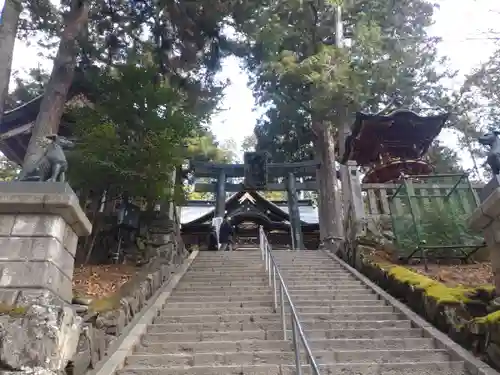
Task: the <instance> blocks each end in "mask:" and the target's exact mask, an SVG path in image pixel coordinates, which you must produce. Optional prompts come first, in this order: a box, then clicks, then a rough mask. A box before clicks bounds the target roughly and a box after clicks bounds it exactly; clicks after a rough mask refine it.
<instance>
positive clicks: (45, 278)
mask: <svg viewBox="0 0 500 375" xmlns="http://www.w3.org/2000/svg"><path fill="white" fill-rule="evenodd" d="M0 288H14V289H41V288H43V289H47V290H49V291H51V292H53V293H54V294H56V295H57V296H60V297H61V298H62V299H63V300H64V301H65V302H67V303H71V298H72V296H73V293H72V285H71V279H70V278H68V277H67V276H66V275H65V274H64V273H63V272H62V271H61V270H60V269H59V268H58V267H57V266H56V265H55V264H53V263H52V262H47V261H45V262H26V261H24V262H12V261H9V262H0Z"/></svg>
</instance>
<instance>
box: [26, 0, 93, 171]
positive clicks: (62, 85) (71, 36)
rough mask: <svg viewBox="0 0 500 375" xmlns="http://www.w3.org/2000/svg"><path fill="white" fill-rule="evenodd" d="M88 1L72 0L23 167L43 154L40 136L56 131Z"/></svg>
mask: <svg viewBox="0 0 500 375" xmlns="http://www.w3.org/2000/svg"><path fill="white" fill-rule="evenodd" d="M88 13H89V4H88V1H85V0H72V2H71V8H70V11H69V12H68V13H67V14H66V16H65V22H64V24H65V26H64V29H63V31H62V33H61V41H60V42H59V49H58V51H57V56H56V58H55V60H54V67H53V68H52V73H51V75H50V79H49V82H48V84H47V88H46V89H45V93H44V96H43V99H42V103H41V105H40V111H39V112H38V116H37V118H36V121H35V125H34V127H33V130H32V133H31V138H30V142H29V145H28V149H27V151H26V156H25V157H24V163H23V168H25V169H26V168H28V167H29V166H31V165H32V164H33V163H35V162H36V161H37V160H38V159H39V158H40V157H41V155H42V153H43V139H44V138H45V137H46V136H47V135H50V134H57V132H58V131H59V124H60V122H61V117H62V115H63V112H64V106H65V103H66V97H67V95H68V91H69V88H70V86H71V84H72V82H73V77H74V74H75V68H76V57H77V54H78V40H77V38H78V36H79V35H80V33H81V31H82V29H83V27H84V26H85V24H86V23H87V19H88Z"/></svg>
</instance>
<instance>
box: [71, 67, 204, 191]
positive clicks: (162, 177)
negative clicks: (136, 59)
mask: <svg viewBox="0 0 500 375" xmlns="http://www.w3.org/2000/svg"><path fill="white" fill-rule="evenodd" d="M112 73H113V74H112V75H111V74H106V73H102V74H100V75H99V76H97V77H95V81H94V84H95V85H96V88H98V93H99V95H98V96H96V99H97V100H95V102H94V105H93V108H88V107H84V108H80V109H78V110H75V112H74V116H75V118H76V126H75V137H76V138H77V139H78V147H77V149H76V150H75V152H74V153H73V154H72V155H71V161H70V162H71V166H72V167H71V168H70V179H71V182H72V184H74V185H76V186H81V187H86V188H88V187H89V186H90V187H99V188H101V189H105V188H106V187H107V186H109V185H111V186H120V187H121V188H122V189H123V190H125V191H127V192H128V193H129V194H130V195H132V196H142V197H144V198H146V199H148V200H154V199H158V198H162V197H164V195H165V194H166V191H168V187H169V186H171V184H172V180H171V175H172V171H173V169H174V167H175V166H177V165H180V164H181V162H182V160H183V153H184V150H183V148H184V141H185V139H187V138H188V137H189V136H190V135H191V134H192V133H193V131H194V130H195V129H196V127H197V126H198V121H199V119H198V117H197V115H196V114H195V113H193V111H192V107H190V105H189V103H188V101H187V99H186V97H185V96H184V95H183V93H182V92H181V91H179V90H177V89H174V88H172V87H170V86H169V85H168V84H166V83H163V84H162V85H156V84H154V83H153V82H152V80H151V77H152V76H153V75H154V74H153V72H152V71H151V69H148V68H141V67H136V66H132V65H127V66H122V67H116V68H115V69H114V70H113V72H112Z"/></svg>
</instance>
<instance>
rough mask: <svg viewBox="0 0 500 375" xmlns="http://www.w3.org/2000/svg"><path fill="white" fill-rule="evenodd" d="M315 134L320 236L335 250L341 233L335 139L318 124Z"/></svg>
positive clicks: (328, 130)
mask: <svg viewBox="0 0 500 375" xmlns="http://www.w3.org/2000/svg"><path fill="white" fill-rule="evenodd" d="M314 129H315V132H316V134H317V139H316V144H315V146H316V149H317V150H318V155H319V159H320V162H321V165H320V167H319V173H318V177H319V178H320V181H319V186H320V189H319V195H320V199H319V201H320V204H321V205H322V209H321V210H320V212H321V213H322V218H321V220H322V222H321V223H320V225H322V226H323V228H324V231H323V233H324V235H325V236H326V237H325V238H322V241H323V242H324V244H325V246H326V247H327V248H329V249H331V250H335V246H334V244H335V243H338V238H339V237H342V236H343V233H342V214H341V210H342V208H341V204H340V199H339V197H338V189H337V171H336V168H335V139H334V136H333V129H331V127H329V126H324V125H323V124H320V125H319V126H318V125H316V126H315V127H314Z"/></svg>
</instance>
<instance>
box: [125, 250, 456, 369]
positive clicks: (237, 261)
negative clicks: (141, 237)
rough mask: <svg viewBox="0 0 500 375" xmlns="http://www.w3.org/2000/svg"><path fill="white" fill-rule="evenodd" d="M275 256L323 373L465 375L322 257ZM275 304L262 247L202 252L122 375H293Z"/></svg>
mask: <svg viewBox="0 0 500 375" xmlns="http://www.w3.org/2000/svg"><path fill="white" fill-rule="evenodd" d="M273 253H274V256H275V258H276V260H277V262H278V264H279V265H280V269H281V271H282V274H283V277H284V279H285V281H286V282H287V284H288V289H289V291H290V294H291V296H292V299H293V301H294V303H295V305H296V307H297V310H298V313H299V315H300V318H301V321H302V323H303V327H304V330H305V332H306V335H307V336H308V339H309V342H310V345H311V349H312V351H313V354H314V355H315V357H316V358H317V362H318V364H320V368H321V373H322V374H336V375H382V374H384V375H403V374H404V375H417V374H418V375H426V374H429V375H431V374H434V375H465V374H466V372H465V370H464V364H463V362H457V361H452V360H451V359H450V357H449V356H448V354H447V352H446V351H444V350H440V349H437V348H436V347H435V346H434V341H433V339H430V338H424V337H423V333H422V331H421V330H420V329H416V328H412V325H411V322H410V321H409V320H405V319H404V318H403V317H401V316H399V315H398V314H397V313H395V311H394V309H393V308H392V307H391V306H388V305H387V303H386V302H385V301H383V300H380V299H378V297H377V296H376V295H375V294H374V293H373V292H372V291H371V290H369V289H367V287H365V286H364V285H363V284H362V283H361V282H360V281H358V280H356V279H355V278H354V277H353V276H352V275H351V274H350V273H348V272H347V271H346V270H344V269H343V268H342V267H341V266H340V264H338V263H337V262H336V261H334V260H332V259H331V258H329V257H328V256H327V255H326V254H325V253H323V252H321V251H301V252H290V251H274V252H273ZM272 300H273V297H272V293H271V288H270V287H269V286H268V283H267V275H266V273H265V271H264V267H263V262H262V260H261V258H260V252H259V251H258V250H247V251H241V252H232V253H229V252H225V253H221V252H201V253H200V254H199V255H198V256H197V258H196V259H195V260H194V262H193V264H192V265H191V267H190V269H189V270H188V272H187V273H186V274H185V275H184V277H183V278H182V279H181V281H180V283H179V284H178V285H177V287H176V288H175V290H174V291H173V293H172V295H171V296H170V297H169V298H168V300H167V301H166V303H165V305H164V307H163V310H162V311H161V312H160V314H159V315H158V316H157V317H156V318H155V320H154V321H153V324H151V325H149V327H148V329H147V333H146V334H145V335H144V336H143V337H142V338H141V342H140V343H138V344H137V345H136V348H135V351H134V353H133V354H131V355H129V356H128V357H127V359H126V363H125V366H124V367H123V368H122V369H121V370H120V371H119V374H120V375H184V374H185V375H194V374H196V375H289V374H295V367H294V353H293V350H292V345H291V341H288V340H287V341H284V340H282V338H283V334H282V331H281V322H280V315H279V314H276V313H274V312H273V309H272ZM289 327H290V325H289ZM288 337H291V334H289V335H288ZM303 363H306V362H305V361H303ZM304 374H310V370H309V369H308V367H307V366H304Z"/></svg>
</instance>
